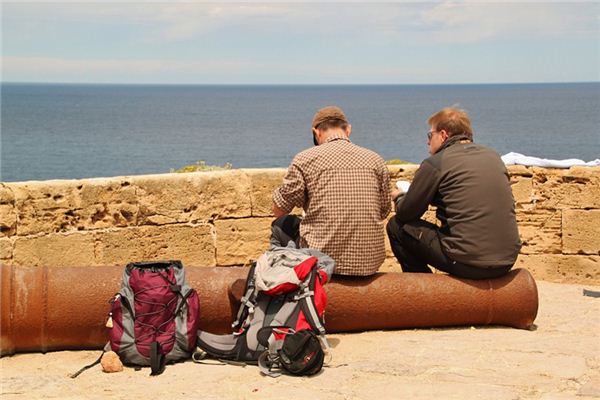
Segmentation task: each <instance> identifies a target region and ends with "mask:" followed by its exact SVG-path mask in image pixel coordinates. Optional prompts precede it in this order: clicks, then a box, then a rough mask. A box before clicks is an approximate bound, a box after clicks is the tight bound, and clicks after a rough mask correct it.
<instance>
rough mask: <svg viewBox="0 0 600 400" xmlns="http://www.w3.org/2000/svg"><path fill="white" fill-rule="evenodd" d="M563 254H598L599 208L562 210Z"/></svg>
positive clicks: (599, 232)
mask: <svg viewBox="0 0 600 400" xmlns="http://www.w3.org/2000/svg"><path fill="white" fill-rule="evenodd" d="M562 233H563V237H562V244H563V248H562V250H563V253H564V254H593V255H600V210H564V211H563V213H562Z"/></svg>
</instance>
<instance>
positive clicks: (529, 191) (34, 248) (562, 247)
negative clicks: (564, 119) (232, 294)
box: [0, 164, 600, 281]
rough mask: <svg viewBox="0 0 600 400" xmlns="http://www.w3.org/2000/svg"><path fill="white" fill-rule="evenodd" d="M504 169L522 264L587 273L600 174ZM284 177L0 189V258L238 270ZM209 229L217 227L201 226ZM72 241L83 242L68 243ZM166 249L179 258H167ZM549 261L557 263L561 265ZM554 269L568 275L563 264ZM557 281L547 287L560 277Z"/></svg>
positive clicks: (401, 175) (257, 247)
mask: <svg viewBox="0 0 600 400" xmlns="http://www.w3.org/2000/svg"><path fill="white" fill-rule="evenodd" d="M418 167H419V165H416V164H414V165H410V164H407V165H394V166H389V171H390V177H391V182H390V183H391V185H392V187H393V185H394V183H395V181H396V180H399V179H403V180H412V179H413V177H414V173H415V171H416V170H417V169H418ZM508 170H509V173H510V175H511V183H512V189H513V194H514V197H515V200H516V204H517V219H518V222H519V231H520V234H521V238H522V240H523V242H524V245H523V248H522V251H521V256H522V257H525V256H530V255H540V256H542V255H545V256H552V255H557V256H558V255H560V254H569V255H570V257H573V258H570V259H569V260H570V261H569V262H570V263H571V264H572V265H573V266H574V267H573V270H572V271H573V273H574V274H575V273H579V274H581V273H583V274H585V273H586V272H582V271H583V270H584V269H582V268H583V267H582V265H585V266H586V268H589V260H590V258H589V257H588V256H587V255H594V256H598V254H600V243H599V241H600V239H599V235H598V234H597V232H598V231H599V230H598V229H597V226H599V222H600V221H599V217H598V214H599V212H600V210H599V208H600V167H599V168H584V167H573V168H571V169H568V170H563V169H545V168H537V167H523V166H509V167H508ZM284 175H285V169H283V168H279V169H245V170H231V171H216V172H205V173H186V174H161V175H147V176H131V177H127V176H125V177H115V178H94V179H83V180H55V181H44V182H35V181H31V182H16V183H0V239H7V240H8V241H7V240H0V245H1V246H2V247H1V249H0V260H2V261H3V263H5V264H8V263H15V264H16V265H20V263H22V262H24V263H26V264H33V265H38V264H40V263H44V264H46V265H49V263H50V264H52V265H57V266H59V265H74V264H79V265H90V264H99V263H115V262H116V263H119V264H120V263H122V262H123V259H125V261H130V260H131V259H132V258H134V259H137V258H147V257H156V258H164V257H166V255H167V254H169V255H170V254H173V255H177V254H183V255H184V256H185V257H186V258H187V259H189V260H193V261H191V262H192V263H193V264H197V265H224V266H225V265H241V264H244V263H245V262H247V261H248V259H249V258H255V257H256V256H257V255H259V254H260V253H262V252H263V251H264V250H265V249H266V247H267V245H268V237H269V234H270V222H271V220H272V216H271V215H272V214H271V194H272V191H273V189H274V188H275V187H277V186H278V185H279V184H280V183H281V181H282V178H283V176H284ZM294 212H295V213H300V210H294ZM392 215H393V212H392V213H391V214H390V217H391V216H392ZM424 219H425V220H427V221H430V222H433V223H437V221H436V219H435V210H434V209H433V208H431V209H430V210H428V211H427V212H426V214H425V215H424ZM198 222H201V225H190V223H191V224H195V223H198ZM204 223H208V224H212V223H214V224H215V226H214V227H212V228H199V226H204V225H203V224H204ZM177 227H178V228H181V229H183V230H182V231H176V228H177ZM117 228H123V229H117ZM142 228H148V230H146V229H142ZM254 228H256V229H258V231H256V230H255V229H254ZM190 229H191V230H194V229H195V230H199V231H201V233H200V234H199V235H197V234H196V233H195V234H194V235H192V236H195V237H202V238H203V239H201V243H196V242H193V240H195V239H189V238H188V236H189V235H188V233H187V232H189V231H188V230H190ZM208 231H210V234H206V232H208ZM94 232H95V233H96V235H95V236H93V238H94V241H95V244H94V246H95V247H94V250H95V253H94V252H92V251H90V250H89V249H90V248H91V247H93V246H91V244H90V241H91V239H90V236H81V235H83V234H86V233H94ZM218 232H220V233H219V234H217V233H218ZM57 233H62V234H63V235H57ZM76 233H77V234H80V235H79V236H72V235H73V234H76ZM64 234H66V235H64ZM43 235H46V236H47V238H46V239H43V237H42V236H43ZM186 235H188V236H186ZM9 238H10V240H9ZM83 238H85V239H83ZM182 238H183V239H182ZM209 238H210V239H209ZM129 240H131V241H132V243H133V245H132V244H131V243H128V241H129ZM182 240H183V241H185V240H192V241H191V243H196V245H195V247H194V246H188V245H187V244H182V243H183V242H182ZM198 240H200V239H198ZM147 241H148V242H147ZM238 242H239V243H238ZM79 244H81V248H80V247H79V246H80V245H79ZM108 246H112V247H111V248H110V250H108ZM170 247H173V248H174V249H175V250H174V251H173V249H170V250H165V249H167V248H170ZM56 249H59V250H56ZM160 249H162V250H160ZM28 251H30V252H31V253H30V254H28V255H27V254H26V253H27V252H28ZM386 252H387V256H388V260H386V263H387V264H384V266H383V267H382V268H392V269H391V270H393V268H398V269H399V267H397V263H395V259H394V258H393V255H392V252H391V249H390V247H389V244H388V241H387V238H386ZM85 254H88V255H90V256H89V257H86V256H84V255H85ZM13 257H14V259H13ZM169 258H171V256H169ZM178 258H181V257H178ZM523 259H526V257H525V258H523ZM547 260H551V261H552V262H554V263H555V264H556V263H558V261H557V260H561V259H556V260H555V259H554V258H551V257H550V258H548V259H547ZM571 264H569V265H571ZM553 265H554V264H553ZM556 265H559V266H560V270H561V271H571V269H569V268H568V267H569V265H567V264H564V263H563V262H562V261H561V262H560V263H559V264H556ZM593 265H595V264H593ZM537 268H538V269H539V268H541V267H539V266H537ZM552 268H555V269H556V268H558V267H551V268H550V270H552ZM592 269H593V268H592ZM542 270H545V269H544V268H542ZM576 271H579V272H576ZM545 274H546V272H545ZM553 274H554V275H556V274H557V272H553ZM554 275H552V274H551V277H550V278H549V279H562V278H560V276H563V275H562V272H560V273H558V275H557V276H558V278H556V277H554V278H553V277H552V276H554ZM549 276H550V275H549ZM574 279H582V278H581V276H575V277H574ZM584 281H585V279H584Z"/></svg>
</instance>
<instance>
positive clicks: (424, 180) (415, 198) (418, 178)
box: [393, 160, 440, 223]
mask: <svg viewBox="0 0 600 400" xmlns="http://www.w3.org/2000/svg"><path fill="white" fill-rule="evenodd" d="M439 184H440V172H439V170H437V169H436V168H435V167H434V166H433V165H432V164H431V163H429V162H428V161H427V160H425V161H423V163H422V164H421V166H420V167H419V169H418V170H417V172H415V177H414V179H413V181H412V183H411V184H410V188H409V189H408V192H406V193H405V194H404V195H402V194H401V193H400V195H399V196H398V197H397V198H396V199H395V203H396V219H397V220H398V222H401V223H405V222H408V221H415V220H417V219H419V218H421V216H422V215H423V214H424V213H425V211H427V208H428V207H429V204H431V202H432V201H433V197H434V196H435V194H436V192H437V190H438V187H439ZM396 193H398V192H397V191H394V193H393V194H396Z"/></svg>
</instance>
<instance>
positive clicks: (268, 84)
mask: <svg viewBox="0 0 600 400" xmlns="http://www.w3.org/2000/svg"><path fill="white" fill-rule="evenodd" d="M579 83H588V84H589V83H600V80H597V81H546V82H544V81H535V82H455V83H186V82H183V83H166V82H27V81H0V84H2V85H4V84H10V85H93V86H100V85H111V86H466V85H548V84H579Z"/></svg>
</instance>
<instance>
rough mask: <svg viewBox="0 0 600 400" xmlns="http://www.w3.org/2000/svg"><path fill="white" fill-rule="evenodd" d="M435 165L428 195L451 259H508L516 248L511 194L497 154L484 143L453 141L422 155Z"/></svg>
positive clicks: (479, 262)
mask: <svg viewBox="0 0 600 400" xmlns="http://www.w3.org/2000/svg"><path fill="white" fill-rule="evenodd" d="M426 162H427V163H431V165H432V167H434V168H435V169H437V170H439V186H438V193H437V195H436V196H435V197H434V199H433V204H434V205H436V206H437V210H438V212H437V217H438V219H439V220H440V221H441V222H442V227H441V228H440V239H441V242H442V245H443V247H444V250H445V251H446V253H447V254H448V255H449V256H450V257H451V258H452V259H453V260H456V261H459V262H462V263H465V264H468V265H473V266H480V267H485V268H488V267H495V266H501V265H509V264H512V263H514V261H515V260H516V257H517V255H518V252H519V249H520V240H519V233H518V228H517V223H516V217H515V210H514V199H513V195H512V190H511V187H510V182H509V178H508V173H507V171H506V167H505V166H504V163H503V162H502V160H501V159H500V156H499V155H498V154H497V153H496V152H495V151H493V150H492V149H489V148H487V147H485V146H481V145H477V144H474V143H470V142H467V143H455V144H453V145H451V146H449V147H448V148H445V149H443V150H442V151H440V152H439V153H437V154H435V155H433V156H432V157H430V158H429V159H427V160H426Z"/></svg>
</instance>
